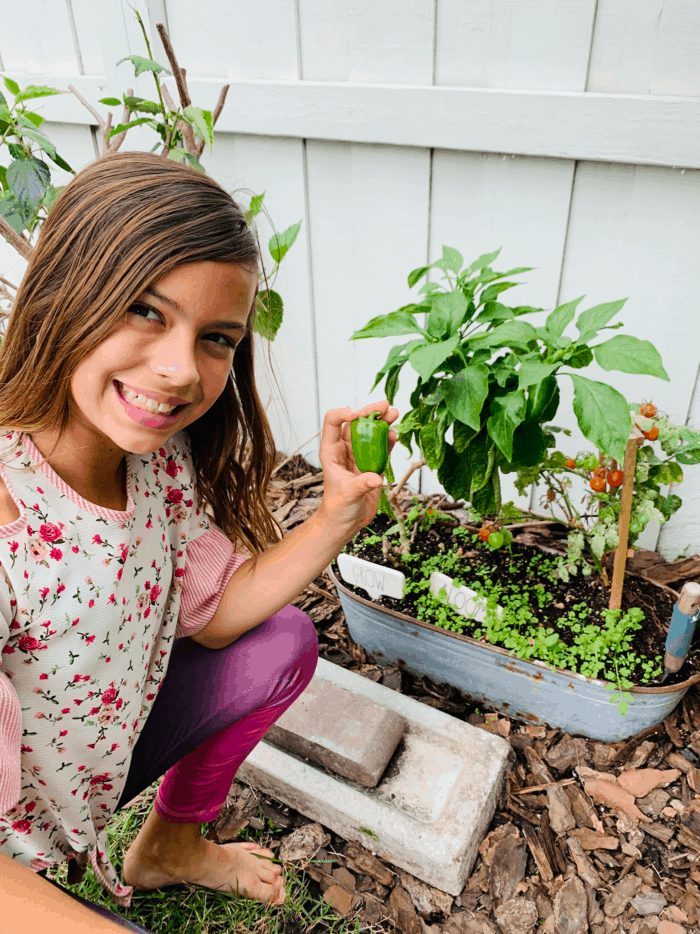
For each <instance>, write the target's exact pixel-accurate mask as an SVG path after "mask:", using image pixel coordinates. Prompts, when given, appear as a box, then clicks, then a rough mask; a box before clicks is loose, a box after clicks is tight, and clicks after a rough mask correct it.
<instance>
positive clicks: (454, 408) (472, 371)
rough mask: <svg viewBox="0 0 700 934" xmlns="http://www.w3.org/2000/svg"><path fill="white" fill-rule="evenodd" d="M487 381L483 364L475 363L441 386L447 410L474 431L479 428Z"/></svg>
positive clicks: (487, 374) (487, 385) (487, 372)
mask: <svg viewBox="0 0 700 934" xmlns="http://www.w3.org/2000/svg"><path fill="white" fill-rule="evenodd" d="M488 380H489V371H488V369H487V368H486V367H485V366H484V365H483V363H476V364H472V365H471V366H468V367H465V369H463V370H462V371H461V372H460V373H458V374H457V376H455V377H453V378H452V379H447V380H445V381H444V382H443V384H442V385H443V389H444V392H445V402H446V403H447V408H448V409H449V410H450V412H451V413H452V414H453V415H454V417H455V418H457V419H459V421H460V422H464V424H465V425H468V426H469V427H470V428H472V429H474V431H478V430H479V428H480V427H481V410H482V408H483V407H484V402H485V401H486V397H487V396H488V394H489V382H488Z"/></svg>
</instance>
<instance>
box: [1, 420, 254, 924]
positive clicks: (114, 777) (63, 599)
mask: <svg viewBox="0 0 700 934" xmlns="http://www.w3.org/2000/svg"><path fill="white" fill-rule="evenodd" d="M0 441H1V442H2V443H3V447H4V446H5V443H7V448H6V449H5V450H4V451H2V452H0V475H1V476H2V478H3V480H4V482H5V484H6V486H7V488H8V490H9V492H10V494H11V495H12V498H13V499H14V501H15V503H16V504H17V507H18V508H19V511H20V517H19V518H18V519H17V520H15V521H14V522H12V523H10V524H9V525H5V526H0V649H1V651H0V662H1V666H0V737H3V736H4V738H5V746H4V748H0V852H2V853H4V854H6V855H7V856H10V857H12V858H14V859H18V860H19V861H20V862H21V863H23V864H24V865H27V866H29V867H30V868H32V869H34V870H35V871H37V870H39V869H42V868H44V867H47V866H50V865H52V864H53V863H56V862H61V861H63V860H66V859H69V858H71V857H73V856H75V855H77V854H83V853H85V851H88V852H89V855H90V861H91V863H92V867H93V869H94V871H95V873H96V875H97V877H98V879H99V880H100V882H101V883H102V886H103V887H104V888H105V889H106V890H107V891H108V892H109V893H110V894H111V896H112V898H113V900H114V901H115V902H116V903H117V904H120V905H125V906H126V905H128V904H129V902H130V898H131V891H132V890H131V887H129V886H125V885H123V884H122V883H121V882H120V880H119V878H118V876H117V873H116V871H115V869H114V867H113V866H112V863H111V861H110V857H109V854H108V852H107V840H106V832H105V826H106V824H107V822H108V820H109V818H110V817H111V815H112V814H113V813H114V812H115V811H116V807H117V804H118V802H119V799H120V796H121V794H122V791H123V789H124V786H125V783H126V778H127V774H128V771H129V763H130V759H131V755H132V750H133V748H134V745H135V743H136V740H137V739H138V737H139V733H140V731H141V729H142V727H143V724H144V722H145V720H146V718H147V717H148V714H149V712H150V710H151V707H152V706H153V702H154V700H155V698H156V695H157V694H158V691H159V690H160V686H161V683H162V681H163V678H164V676H165V673H166V671H167V667H168V659H169V656H170V651H171V649H172V645H173V640H174V639H175V638H177V637H179V636H181V635H183V634H187V629H186V628H185V629H183V628H182V627H181V625H180V623H179V611H180V606H181V599H182V589H183V580H184V578H185V564H186V558H187V549H188V546H189V545H191V543H192V542H193V541H194V540H196V539H197V538H199V537H201V536H202V535H205V534H207V533H208V531H209V530H210V528H211V529H212V531H213V530H215V526H212V524H211V523H210V521H209V519H208V517H207V515H206V514H205V512H204V511H203V509H201V508H200V506H199V502H198V498H197V495H196V490H195V471H194V467H193V464H192V460H191V455H190V449H189V442H188V439H187V436H186V435H185V434H184V433H183V432H179V433H178V434H176V435H174V436H173V437H172V438H171V439H170V440H169V441H167V442H166V443H165V444H164V445H163V447H161V448H160V449H159V450H158V451H155V452H153V453H151V454H127V455H126V459H127V508H126V510H125V511H123V512H121V511H115V510H110V509H105V508H103V507H101V506H97V505H95V504H94V503H89V502H87V501H86V500H84V499H83V498H82V497H80V496H79V495H78V494H77V493H76V492H75V491H74V490H72V489H71V488H70V487H69V486H68V485H67V484H66V483H64V482H63V480H61V478H60V477H58V475H57V474H56V473H55V472H54V471H53V469H52V468H51V467H50V466H49V464H48V463H45V464H43V465H42V466H39V467H37V466H36V465H37V464H39V463H40V462H41V460H42V459H43V458H42V456H41V454H40V453H39V451H38V450H37V448H36V447H35V445H34V444H33V442H32V441H31V439H30V437H29V436H28V435H26V434H24V433H20V432H10V433H9V434H8V433H7V432H6V433H5V434H4V435H2V436H1V437H0ZM13 445H14V449H13V447H12V446H13ZM32 467H34V469H17V468H32ZM216 532H217V533H218V536H219V539H223V540H225V541H226V542H228V540H227V539H225V537H224V536H223V534H222V533H221V532H219V531H218V530H216ZM218 544H219V548H220V547H221V545H220V542H219V543H218ZM229 548H230V551H232V550H233V546H232V545H230V543H229ZM243 560H244V559H243V558H242V557H241V558H240V561H238V563H241V562H242V561H243ZM219 567H221V566H219ZM230 573H231V569H230V568H229V575H228V576H230ZM215 583H216V582H215ZM200 589H201V585H200ZM216 589H217V590H218V592H219V595H220V591H221V587H220V585H217V586H216ZM210 602H211V600H210ZM215 606H216V604H214V606H212V607H211V608H210V611H209V615H208V618H209V619H210V618H211V616H212V615H213V612H214V609H215ZM206 622H207V619H206V618H204V619H203V620H202V619H201V618H200V620H199V624H198V626H197V627H196V628H202V626H203V625H204V624H205V623H206ZM18 699H19V704H18V703H17V701H18ZM15 742H16V748H17V750H19V749H20V748H21V770H18V769H17V768H16V758H15V760H14V763H13V762H12V761H8V759H10V758H11V756H10V753H8V744H9V747H10V752H11V747H12V746H13V744H14V743H15ZM3 752H4V753H5V757H4V759H3Z"/></svg>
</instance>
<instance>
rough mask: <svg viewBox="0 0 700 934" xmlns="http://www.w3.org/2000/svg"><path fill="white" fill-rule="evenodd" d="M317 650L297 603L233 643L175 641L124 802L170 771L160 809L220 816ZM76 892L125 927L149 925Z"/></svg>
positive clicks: (187, 817)
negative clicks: (244, 765)
mask: <svg viewBox="0 0 700 934" xmlns="http://www.w3.org/2000/svg"><path fill="white" fill-rule="evenodd" d="M317 659H318V641H317V638H316V630H315V628H314V624H313V623H312V622H311V620H310V619H309V617H308V616H307V615H306V613H303V612H302V611H301V610H298V609H297V608H296V607H293V606H286V607H284V608H283V609H281V610H280V611H279V613H275V615H274V616H271V617H270V618H269V619H267V620H265V621H264V622H263V623H260V625H259V626H256V627H255V629H251V630H250V631H249V632H247V633H245V635H243V636H241V637H240V639H237V640H236V641H235V642H233V643H232V644H231V645H229V646H227V648H225V649H217V650H213V649H205V648H204V647H203V646H201V645H199V644H198V643H197V642H193V641H192V639H189V638H184V639H178V640H176V642H175V645H174V646H173V651H172V654H171V656H170V662H169V665H168V671H167V673H166V675H165V678H164V679H163V682H162V685H161V690H160V692H159V694H158V696H157V697H156V699H155V702H154V704H153V708H152V710H151V712H150V714H149V715H148V719H147V720H146V723H145V724H144V727H143V730H142V731H141V734H140V735H139V738H138V741H137V743H136V745H135V746H134V752H133V755H132V759H131V764H130V767H129V775H128V777H127V782H126V786H125V788H124V792H123V794H122V796H121V799H120V801H119V805H118V807H117V810H119V808H122V807H124V806H125V805H127V804H128V803H129V802H130V801H131V800H132V799H133V798H135V797H136V795H138V794H139V793H140V792H142V791H144V790H145V789H146V788H148V787H149V786H150V785H152V784H153V782H154V781H156V779H158V778H160V776H161V775H163V774H165V778H164V779H163V781H162V782H161V784H160V787H159V789H158V792H157V794H156V800H155V805H154V806H155V809H156V813H157V814H158V815H159V817H162V818H163V820H167V821H174V822H176V823H197V822H202V823H203V822H205V821H212V820H214V819H215V818H216V817H218V815H219V812H220V811H221V809H222V807H223V806H224V804H225V803H226V798H227V796H228V793H229V790H230V788H231V784H232V782H233V779H234V777H235V775H236V772H237V771H238V767H239V766H240V764H241V763H242V762H243V760H244V759H245V758H246V756H248V755H249V754H250V753H251V752H252V750H253V748H254V747H255V746H256V745H257V744H258V742H259V741H260V740H261V738H262V737H263V735H264V733H265V732H266V731H267V729H268V728H269V727H270V726H271V725H272V724H273V723H274V722H275V720H277V719H278V717H280V716H281V715H282V714H283V713H284V711H285V710H286V709H287V707H289V706H290V705H291V704H292V703H293V702H294V701H295V700H296V699H297V697H299V695H300V694H301V693H302V691H303V690H304V688H305V687H306V686H307V685H308V683H309V682H310V681H311V678H312V677H313V674H314V671H315V669H316V662H317ZM68 894H69V895H72V897H73V898H76V899H78V900H79V901H81V902H83V904H85V905H86V907H88V908H91V909H92V910H93V911H97V912H98V913H99V914H102V915H103V916H105V917H109V918H110V919H111V920H113V921H114V922H116V923H118V924H120V925H121V926H122V927H124V928H126V929H127V930H131V931H143V930H144V929H143V928H139V927H138V926H137V925H134V924H133V923H132V922H129V921H127V920H126V919H125V918H123V917H121V916H119V915H116V914H114V913H113V912H110V911H108V910H107V909H104V908H101V907H99V906H97V905H94V904H93V903H92V902H89V901H87V900H86V899H83V898H80V897H79V896H77V895H74V894H73V893H72V892H69V893H68Z"/></svg>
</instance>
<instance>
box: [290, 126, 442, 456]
mask: <svg viewBox="0 0 700 934" xmlns="http://www.w3.org/2000/svg"><path fill="white" fill-rule="evenodd" d="M307 152H308V180H309V225H310V231H311V251H312V260H313V270H314V303H315V308H316V335H317V337H316V340H317V353H318V375H319V396H320V401H321V411H322V413H323V412H324V411H326V410H327V409H330V408H336V407H342V406H346V405H349V406H355V407H357V408H359V407H361V406H363V405H366V404H367V403H369V402H374V401H378V400H380V399H383V398H384V393H383V382H382V384H381V385H380V386H379V387H377V389H375V390H374V392H370V388H371V386H372V384H373V383H374V378H375V375H376V373H377V371H378V370H379V369H380V368H381V366H382V365H383V363H384V361H385V359H386V356H387V354H388V352H389V350H390V348H391V347H393V346H394V345H395V344H403V343H405V341H406V338H403V337H398V338H384V339H372V340H360V341H351V340H350V337H351V336H352V334H353V332H354V331H356V330H358V329H359V328H361V327H362V326H363V325H364V324H366V323H367V322H368V321H369V319H370V318H372V317H374V316H376V315H379V314H384V313H386V312H389V311H394V310H395V309H396V308H398V307H400V306H401V305H404V304H406V303H407V302H408V301H410V300H411V294H410V292H409V290H408V285H407V283H406V277H407V275H408V272H409V271H410V270H411V269H412V268H413V267H415V266H419V265H421V264H422V263H423V262H424V260H425V255H426V229H427V223H428V178H429V160H428V152H427V151H426V150H418V149H406V150H401V149H396V148H394V147H377V146H361V145H354V146H349V145H347V144H342V143H325V142H315V141H314V142H309V143H308V144H307ZM406 371H407V372H406V375H405V377H404V380H403V383H404V385H402V386H401V389H400V391H399V393H398V396H397V399H396V401H395V405H396V407H397V408H398V409H399V411H400V412H405V411H406V410H407V409H408V408H409V406H408V395H409V390H408V389H407V388H406V387H407V386H408V385H409V383H410V380H411V378H412V377H409V373H411V374H413V371H412V370H410V369H409V367H406ZM413 376H415V374H413ZM392 462H393V463H394V470H395V471H396V472H397V473H399V472H400V471H402V470H404V469H405V467H406V466H407V465H408V463H410V458H409V456H408V452H407V451H406V449H405V448H403V447H402V446H399V447H397V448H396V453H395V455H394V456H393V458H392Z"/></svg>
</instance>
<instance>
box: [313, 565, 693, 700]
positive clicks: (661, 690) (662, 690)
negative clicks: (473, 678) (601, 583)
mask: <svg viewBox="0 0 700 934" xmlns="http://www.w3.org/2000/svg"><path fill="white" fill-rule="evenodd" d="M327 570H328V573H329V574H330V577H331V580H332V581H333V583H334V584H335V586H336V587H337V588H338V590H340V591H342V593H344V594H345V595H346V596H347V597H349V598H350V599H351V600H356V601H357V603H361V604H362V605H363V606H366V607H371V608H372V609H374V610H378V611H379V612H380V613H386V614H387V615H388V616H395V617H396V618H397V619H402V620H405V621H406V622H407V623H413V624H414V625H416V626H422V627H423V629H430V630H433V631H435V632H440V633H442V635H443V636H449V637H450V638H451V639H457V640H458V641H460V642H468V643H469V644H470V645H476V646H479V648H482V649H486V650H487V651H490V652H495V653H496V654H498V655H503V656H504V657H505V658H509V659H515V660H517V661H518V662H521V663H522V664H524V665H532V666H533V667H534V668H544V669H545V670H547V671H551V670H552V667H551V665H547V664H546V663H545V662H540V661H531V660H530V659H525V658H518V657H517V655H512V654H511V653H510V652H508V651H507V650H506V649H503V648H501V647H500V646H499V645H491V644H490V643H489V642H479V641H477V640H476V639H472V637H471V636H465V635H462V633H459V632H451V630H449V629H443V628H442V627H441V626H436V625H435V624H434V623H426V622H424V621H423V620H422V619H416V617H415V616H409V615H408V613H399V611H398V610H392V609H391V608H390V607H386V606H379V604H377V603H374V602H373V601H372V600H366V599H365V598H364V597H358V595H357V594H355V593H353V592H352V591H351V590H349V589H348V588H347V587H346V586H345V585H344V584H343V583H341V581H339V580H338V578H337V577H336V575H335V574H334V572H333V568H332V566H331V565H330V564H329V565H328V568H327ZM625 576H626V577H632V578H634V577H638V576H639V575H635V574H628V575H625ZM643 579H644V581H646V583H649V584H654V586H655V587H659V588H660V589H661V590H665V591H668V593H670V594H672V596H673V597H674V599H677V597H678V594H677V593H676V591H675V590H672V589H671V588H670V587H667V586H666V585H665V584H657V583H656V581H650V580H649V579H648V578H646V577H645V578H643ZM554 670H555V671H556V672H557V673H558V674H560V675H564V676H566V677H572V678H575V679H576V680H577V681H588V682H589V683H590V684H596V685H600V686H601V687H605V685H606V683H607V682H605V681H600V680H599V679H598V678H589V677H588V676H587V675H580V674H577V673H576V672H575V671H569V669H568V668H555V669H554ZM698 681H700V671H699V672H697V674H694V675H692V677H690V678H688V679H687V680H686V681H681V683H680V684H673V685H670V686H668V687H658V688H645V687H634V688H629V689H628V690H629V691H630V693H632V694H671V693H673V692H675V691H681V690H682V689H684V688H689V687H692V685H694V684H697V683H698Z"/></svg>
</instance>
